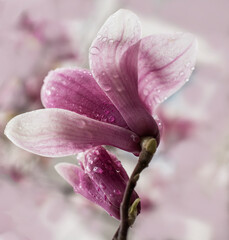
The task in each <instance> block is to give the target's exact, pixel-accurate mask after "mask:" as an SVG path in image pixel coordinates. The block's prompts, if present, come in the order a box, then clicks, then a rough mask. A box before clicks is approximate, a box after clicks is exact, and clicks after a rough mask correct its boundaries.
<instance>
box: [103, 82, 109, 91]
mask: <svg viewBox="0 0 229 240" xmlns="http://www.w3.org/2000/svg"><path fill="white" fill-rule="evenodd" d="M101 87H102V88H103V90H104V91H105V92H108V91H110V90H111V86H110V84H107V83H103V84H102V85H101Z"/></svg>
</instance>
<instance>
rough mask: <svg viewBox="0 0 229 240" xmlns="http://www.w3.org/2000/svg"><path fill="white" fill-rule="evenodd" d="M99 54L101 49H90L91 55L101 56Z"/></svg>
mask: <svg viewBox="0 0 229 240" xmlns="http://www.w3.org/2000/svg"><path fill="white" fill-rule="evenodd" d="M99 53H100V50H99V48H97V47H91V48H90V54H92V55H97V54H99Z"/></svg>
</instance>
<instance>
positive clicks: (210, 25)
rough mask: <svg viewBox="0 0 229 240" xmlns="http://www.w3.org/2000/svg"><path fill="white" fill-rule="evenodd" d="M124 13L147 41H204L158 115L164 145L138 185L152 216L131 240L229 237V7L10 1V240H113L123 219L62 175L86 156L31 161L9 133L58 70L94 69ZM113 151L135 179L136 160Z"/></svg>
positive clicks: (4, 168)
mask: <svg viewBox="0 0 229 240" xmlns="http://www.w3.org/2000/svg"><path fill="white" fill-rule="evenodd" d="M119 8H127V9H130V10H132V11H133V12H135V13H136V14H137V15H138V16H139V18H140V20H141V23H142V28H143V36H146V35H150V34H153V33H172V32H180V31H183V32H192V33H193V34H194V35H196V36H197V38H198V42H199V54H198V59H197V64H196V69H195V71H194V73H193V74H192V77H191V79H190V81H189V82H188V83H187V84H186V85H185V86H184V87H183V88H182V89H181V90H180V91H179V92H178V93H177V94H176V95H174V96H172V97H171V98H169V99H167V101H165V102H164V103H163V104H162V105H161V106H160V108H159V109H158V113H157V114H158V116H159V118H160V119H161V121H162V123H163V125H164V130H163V136H162V142H161V145H160V147H159V149H158V152H157V155H156V157H155V160H154V161H153V162H152V163H151V165H150V167H149V168H148V169H147V170H146V171H145V172H144V174H143V175H142V177H141V179H140V181H139V184H138V186H137V192H138V193H139V195H140V197H141V198H142V213H141V214H140V215H139V217H138V218H137V220H136V223H135V224H134V227H133V229H132V230H131V232H130V239H133V240H137V239H141V240H200V239H201V240H228V239H229V230H228V224H229V210H228V198H229V191H228V181H229V127H228V123H229V111H228V105H229V104H228V103H229V68H228V62H229V44H228V43H229V17H228V9H229V1H228V0H202V1H198V0H193V1H188V0H170V1H167V0H160V1H159V0H141V1H138V0H84V1H81V0H71V1H70V0H21V1H18V0H0V194H1V196H0V240H28V239H31V240H36V239H39V240H40V239H43V240H74V239H80V240H87V239H95V240H97V239H98V240H103V239H104V240H105V239H111V238H112V236H113V234H114V232H115V230H116V228H117V226H118V221H116V220H115V219H112V218H111V217H110V216H108V215H107V214H106V213H105V212H104V211H103V210H102V209H100V208H98V207H96V206H95V205H92V204H91V203H90V202H88V201H87V200H85V199H83V198H82V197H81V196H79V195H77V194H74V193H73V190H72V189H71V188H70V187H69V185H68V184H67V183H65V182H64V180H62V179H61V178H60V177H59V176H58V175H57V173H56V172H55V170H54V167H53V166H54V165H55V164H56V163H57V161H65V162H71V163H77V162H78V161H77V159H76V157H74V156H72V157H68V158H64V160H63V159H59V160H57V159H55V160H52V159H48V158H42V157H39V156H36V155H33V154H30V153H28V152H25V151H23V150H21V149H19V148H17V147H16V146H14V145H13V144H12V143H11V142H9V140H8V139H6V137H5V136H4V134H3V131H4V128H5V125H6V123H7V122H8V121H9V120H10V119H11V118H12V117H13V116H15V115H17V114H20V113H24V112H27V111H31V110H35V109H39V108H41V107H42V105H41V102H40V88H41V86H42V83H43V79H44V77H45V76H46V75H47V74H48V72H49V71H50V70H52V69H55V68H57V67H63V66H78V67H84V68H88V48H89V46H90V44H91V42H92V40H93V39H94V37H95V35H96V33H97V31H98V30H99V28H100V26H101V25H102V24H103V22H104V21H105V20H106V18H107V17H108V16H109V15H111V14H112V13H113V12H115V11H116V10H118V9H119ZM187 67H188V66H187ZM109 150H110V151H113V152H115V154H116V155H117V156H118V158H119V159H121V160H122V162H123V164H124V166H125V168H126V169H127V172H129V173H130V172H131V170H132V169H133V167H134V165H135V163H136V158H135V157H134V156H132V155H131V154H128V153H124V152H123V151H121V150H117V149H116V150H114V149H113V148H111V147H109ZM88 229H90V231H88Z"/></svg>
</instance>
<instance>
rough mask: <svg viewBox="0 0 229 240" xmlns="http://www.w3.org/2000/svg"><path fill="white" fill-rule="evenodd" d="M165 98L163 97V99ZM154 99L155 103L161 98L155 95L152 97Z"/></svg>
mask: <svg viewBox="0 0 229 240" xmlns="http://www.w3.org/2000/svg"><path fill="white" fill-rule="evenodd" d="M164 100H165V99H164ZM154 101H155V102H156V103H160V102H161V99H160V98H159V97H158V96H155V97H154Z"/></svg>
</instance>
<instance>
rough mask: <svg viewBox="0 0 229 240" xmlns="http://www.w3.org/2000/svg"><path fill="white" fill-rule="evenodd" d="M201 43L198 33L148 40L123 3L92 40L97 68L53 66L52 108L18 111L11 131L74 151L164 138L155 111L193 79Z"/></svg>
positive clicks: (21, 138)
mask: <svg viewBox="0 0 229 240" xmlns="http://www.w3.org/2000/svg"><path fill="white" fill-rule="evenodd" d="M196 49H197V43H196V40H195V39H194V37H193V36H192V35H191V34H182V33H179V34H164V35H152V36H148V37H144V38H142V39H141V26H140V22H139V20H138V18H137V16H136V15H134V14H133V13H131V12H130V11H128V10H119V11H117V12H116V13H115V14H113V15H112V16H111V17H109V18H108V20H107V21H106V22H105V24H104V25H103V26H102V28H101V29H100V31H99V33H98V35H97V37H96V39H95V40H94V41H93V43H92V45H91V48H90V55H89V60H90V67H91V72H92V74H91V72H90V71H89V70H81V69H77V68H76V69H58V70H56V71H53V72H51V73H50V74H49V75H48V76H47V78H46V79H45V82H44V85H43V89H42V93H41V98H42V102H43V104H44V106H45V107H46V108H48V109H43V110H36V111H32V112H29V113H25V114H22V115H19V116H17V117H15V118H14V119H12V120H11V121H10V122H9V123H8V125H7V127H6V130H5V134H6V135H7V136H8V138H9V139H10V140H11V141H12V142H13V143H15V144H16V145H17V146H19V147H21V148H23V149H26V150H28V151H30V152H33V153H36V154H39V155H42V156H49V157H60V156H67V155H72V154H76V153H78V152H82V151H85V150H87V149H90V148H92V147H95V146H98V145H103V144H105V145H112V146H115V147H118V148H121V149H123V150H126V151H129V152H133V153H136V154H138V153H139V151H140V144H139V142H140V138H141V137H144V136H153V137H155V138H156V139H157V140H158V142H159V130H158V126H157V123H156V121H155V120H154V118H153V117H152V115H153V114H155V109H156V107H157V106H158V104H159V103H160V102H162V101H163V100H165V99H166V98H167V97H168V96H170V95H171V94H173V93H174V92H175V91H176V90H177V89H179V88H180V87H181V86H182V85H183V84H184V83H185V82H186V81H187V80H188V78H189V76H190V74H191V72H192V70H193V65H194V62H195V58H196Z"/></svg>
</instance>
